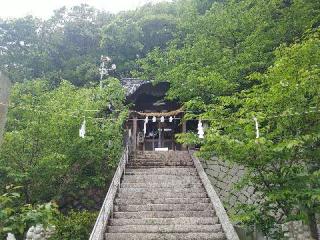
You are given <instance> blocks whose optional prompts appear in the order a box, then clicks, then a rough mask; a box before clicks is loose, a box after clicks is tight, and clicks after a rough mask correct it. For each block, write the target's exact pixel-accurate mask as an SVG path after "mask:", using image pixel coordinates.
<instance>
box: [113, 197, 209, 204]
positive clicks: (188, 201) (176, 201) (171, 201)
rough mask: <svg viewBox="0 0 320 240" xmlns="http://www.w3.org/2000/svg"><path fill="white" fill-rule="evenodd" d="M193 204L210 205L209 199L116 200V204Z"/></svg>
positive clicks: (130, 198)
mask: <svg viewBox="0 0 320 240" xmlns="http://www.w3.org/2000/svg"><path fill="white" fill-rule="evenodd" d="M191 203H210V199H209V198H143V199H141V198H132V197H131V196H130V197H129V198H116V199H115V204H128V205H135V204H137V205H140V204H191Z"/></svg>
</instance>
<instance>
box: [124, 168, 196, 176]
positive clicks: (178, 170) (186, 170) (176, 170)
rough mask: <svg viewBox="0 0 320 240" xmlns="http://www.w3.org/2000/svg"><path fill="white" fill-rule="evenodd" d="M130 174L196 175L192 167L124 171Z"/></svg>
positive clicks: (128, 169)
mask: <svg viewBox="0 0 320 240" xmlns="http://www.w3.org/2000/svg"><path fill="white" fill-rule="evenodd" d="M131 172H134V173H135V174H138V173H141V174H159V175H161V174H164V175H168V174H171V175H179V176H180V175H181V174H183V175H198V173H197V171H196V169H195V168H193V167H190V168H189V167H182V168H174V167H167V168H149V169H145V168H142V169H139V168H135V169H130V168H127V169H126V174H129V173H131Z"/></svg>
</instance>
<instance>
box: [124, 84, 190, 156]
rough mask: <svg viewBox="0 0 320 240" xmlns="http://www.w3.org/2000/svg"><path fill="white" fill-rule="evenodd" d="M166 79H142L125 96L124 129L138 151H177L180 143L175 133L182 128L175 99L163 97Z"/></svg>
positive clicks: (184, 125)
mask: <svg viewBox="0 0 320 240" xmlns="http://www.w3.org/2000/svg"><path fill="white" fill-rule="evenodd" d="M168 89H169V83H159V84H157V85H152V84H151V83H145V84H143V85H142V86H140V87H139V88H138V89H137V90H136V91H135V92H134V93H132V94H131V95H129V96H128V97H127V102H128V104H129V106H131V107H130V116H129V120H128V122H127V130H128V132H129V136H130V138H131V142H132V145H133V146H132V147H133V149H134V150H138V151H169V150H173V151H177V150H182V149H183V146H181V144H179V143H177V142H176V140H175V135H176V134H177V133H182V132H185V131H186V124H185V123H184V122H182V121H181V119H182V117H183V111H182V110H181V106H180V105H179V103H178V102H175V101H168V100H166V99H165V95H166V92H167V91H168Z"/></svg>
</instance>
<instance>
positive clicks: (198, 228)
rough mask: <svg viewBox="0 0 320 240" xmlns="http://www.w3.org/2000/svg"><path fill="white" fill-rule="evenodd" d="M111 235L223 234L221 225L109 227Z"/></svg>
mask: <svg viewBox="0 0 320 240" xmlns="http://www.w3.org/2000/svg"><path fill="white" fill-rule="evenodd" d="M107 231H108V232H109V233H112V232H113V233H191V232H201V233H205V232H215V233H216V232H222V228H221V225H220V224H215V225H186V224H184V225H127V226H108V229H107Z"/></svg>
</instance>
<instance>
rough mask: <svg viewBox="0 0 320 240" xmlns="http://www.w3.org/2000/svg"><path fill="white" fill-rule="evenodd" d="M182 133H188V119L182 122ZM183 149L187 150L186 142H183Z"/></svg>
mask: <svg viewBox="0 0 320 240" xmlns="http://www.w3.org/2000/svg"><path fill="white" fill-rule="evenodd" d="M182 133H187V121H183V122H182ZM182 150H187V145H186V144H182Z"/></svg>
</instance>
